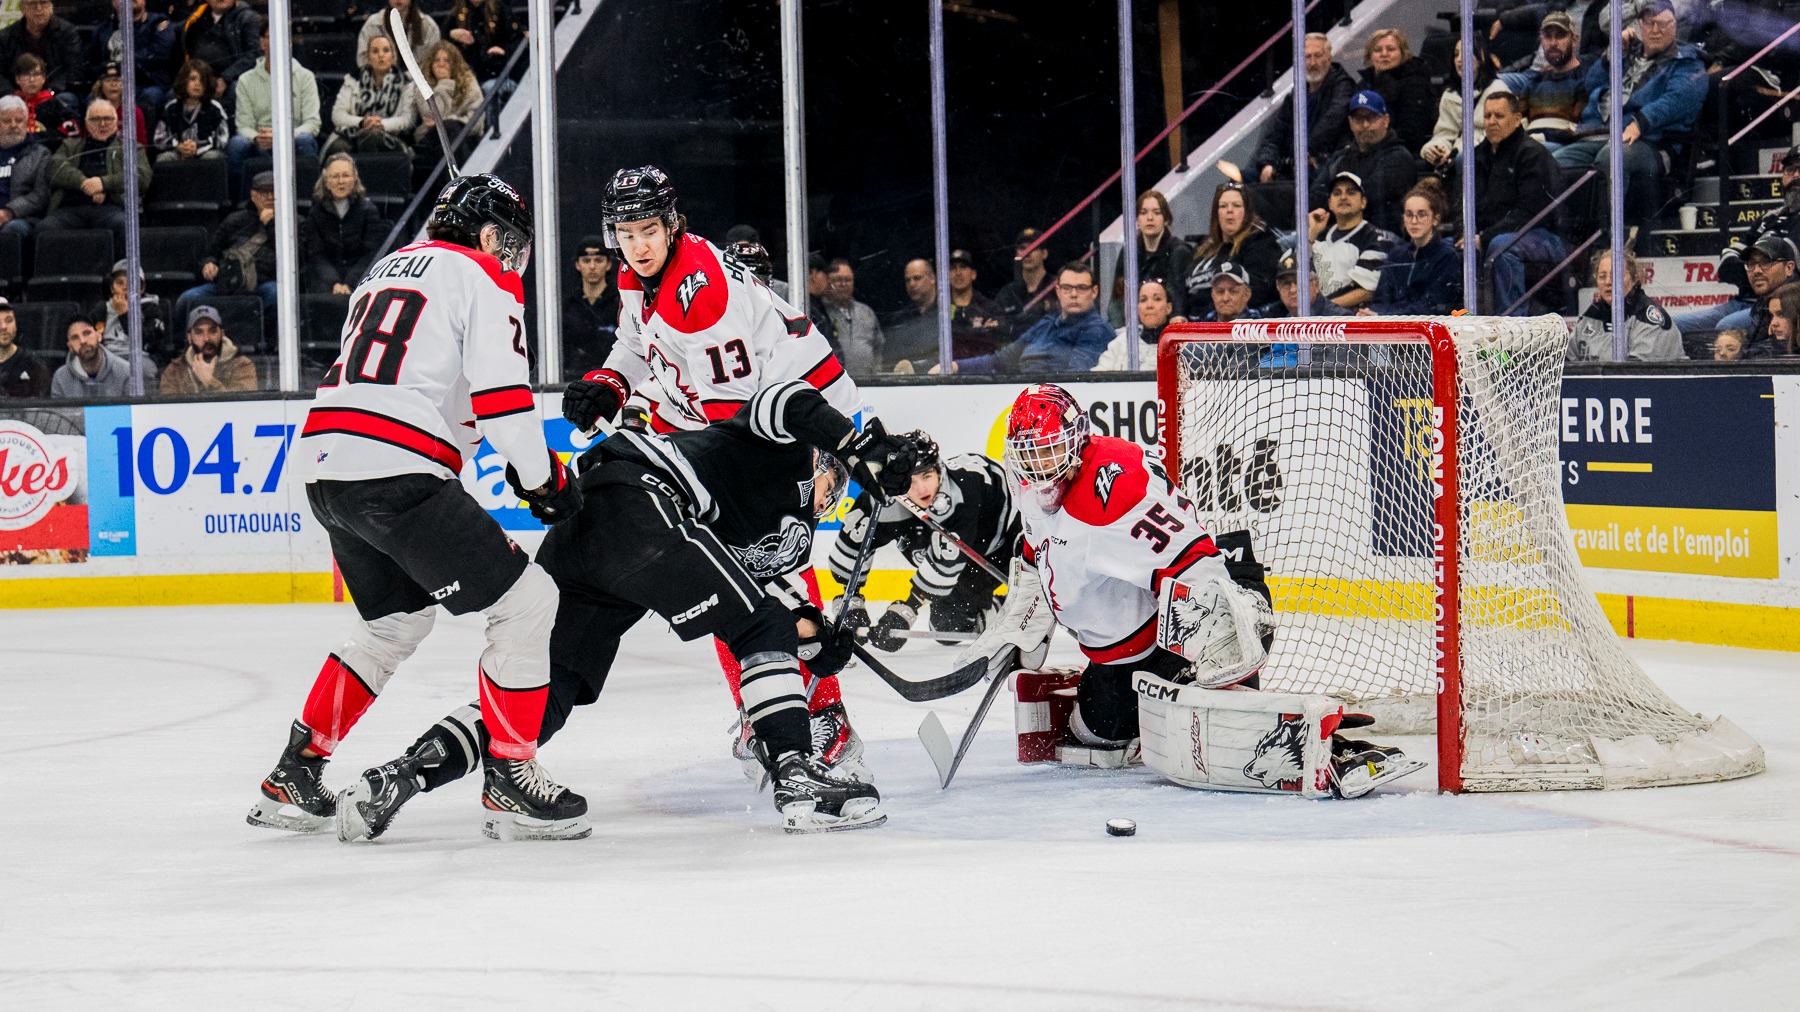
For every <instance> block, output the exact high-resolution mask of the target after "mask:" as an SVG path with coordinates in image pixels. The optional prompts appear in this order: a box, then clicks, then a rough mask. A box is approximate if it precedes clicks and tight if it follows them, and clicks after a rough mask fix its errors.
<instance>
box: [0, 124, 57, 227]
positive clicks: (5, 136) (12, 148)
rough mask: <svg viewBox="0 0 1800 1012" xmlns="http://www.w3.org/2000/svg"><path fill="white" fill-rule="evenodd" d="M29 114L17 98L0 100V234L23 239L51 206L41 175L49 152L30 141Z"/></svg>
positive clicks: (46, 187) (48, 192) (46, 166)
mask: <svg viewBox="0 0 1800 1012" xmlns="http://www.w3.org/2000/svg"><path fill="white" fill-rule="evenodd" d="M29 119H30V112H29V111H28V110H27V109H26V108H25V100H24V99H22V98H20V97H19V96H17V95H7V96H6V97H4V98H0V232H10V233H12V234H13V235H16V236H18V237H20V238H21V239H23V238H24V237H26V236H28V235H30V234H31V233H32V231H33V230H34V229H35V228H36V226H37V221H38V219H40V218H42V217H43V216H44V212H45V211H46V210H48V209H49V206H50V188H49V186H48V185H47V184H46V180H45V178H44V173H45V172H46V170H48V168H49V167H50V149H49V148H46V147H44V146H43V145H42V144H39V143H38V142H37V141H35V140H33V139H32V137H31V134H30V132H29V131H27V130H26V123H27V122H28V121H29Z"/></svg>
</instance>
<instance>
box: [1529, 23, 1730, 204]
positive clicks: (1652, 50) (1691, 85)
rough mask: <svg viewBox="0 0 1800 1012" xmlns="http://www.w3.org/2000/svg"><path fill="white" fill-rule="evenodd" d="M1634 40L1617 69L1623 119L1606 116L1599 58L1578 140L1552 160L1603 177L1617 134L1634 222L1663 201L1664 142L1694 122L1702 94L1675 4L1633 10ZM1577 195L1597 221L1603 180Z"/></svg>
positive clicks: (1700, 69) (1701, 75) (1700, 63)
mask: <svg viewBox="0 0 1800 1012" xmlns="http://www.w3.org/2000/svg"><path fill="white" fill-rule="evenodd" d="M1637 35H1638V38H1637V39H1636V40H1633V42H1632V43H1631V44H1630V45H1628V46H1627V48H1626V56H1625V66H1624V68H1623V69H1622V72H1621V74H1620V80H1621V82H1622V86H1621V87H1622V90H1623V95H1622V96H1621V98H1622V104H1621V110H1622V112H1623V115H1624V116H1625V120H1626V122H1625V125H1624V127H1623V128H1622V130H1621V129H1620V128H1618V127H1617V126H1616V125H1612V126H1609V125H1608V124H1607V123H1606V121H1605V118H1606V111H1607V109H1606V106H1607V78H1608V71H1607V63H1608V60H1609V57H1607V56H1601V57H1600V59H1598V60H1597V61H1595V62H1594V64H1593V66H1591V67H1590V68H1588V75H1587V82H1586V84H1587V89H1588V102H1587V106H1586V107H1585V108H1584V109H1583V110H1582V113H1581V123H1580V125H1579V127H1578V139H1577V140H1574V141H1571V142H1570V143H1569V144H1567V145H1565V146H1563V147H1561V148H1558V149H1557V151H1556V161H1557V163H1558V164H1559V165H1561V166H1562V167H1563V168H1564V169H1568V170H1570V171H1572V172H1575V173H1581V172H1585V171H1586V170H1588V169H1598V170H1600V173H1601V177H1602V178H1604V177H1605V175H1606V171H1607V166H1608V164H1609V162H1610V159H1611V156H1610V154H1608V147H1607V143H1608V141H1607V138H1608V137H1610V136H1612V135H1613V134H1615V133H1617V134H1618V135H1619V138H1620V140H1621V141H1622V142H1623V143H1624V146H1625V150H1624V163H1625V224H1626V226H1627V227H1631V228H1636V227H1639V226H1642V225H1644V224H1645V223H1647V222H1650V221H1653V220H1654V219H1655V218H1656V216H1657V213H1658V212H1659V210H1660V209H1661V206H1662V178H1663V172H1664V166H1663V157H1664V152H1663V151H1662V150H1661V146H1662V145H1664V144H1666V143H1669V142H1671V141H1673V140H1675V139H1678V138H1681V137H1683V136H1685V135H1686V134H1687V132H1688V131H1689V130H1691V129H1692V128H1693V125H1694V120H1695V119H1696V118H1697V117H1698V116H1699V114H1700V107H1701V104H1702V103H1703V102H1705V100H1706V92H1707V79H1706V64H1705V60H1704V58H1703V54H1702V53H1701V52H1700V50H1699V49H1697V48H1696V47H1694V46H1692V45H1686V44H1680V43H1677V42H1676V41H1675V9H1674V6H1673V5H1672V4H1670V3H1669V0H1647V2H1646V3H1645V4H1644V5H1643V6H1641V7H1640V8H1639V9H1638V19H1637ZM1585 189H1586V190H1587V192H1588V197H1587V198H1586V199H1585V200H1583V201H1581V203H1582V204H1583V205H1584V206H1585V207H1586V208H1587V211H1586V214H1585V217H1586V218H1587V219H1589V220H1596V219H1598V218H1599V217H1600V215H1599V208H1600V207H1601V206H1602V204H1603V203H1604V194H1605V192H1606V189H1607V188H1606V186H1604V185H1600V186H1588V187H1586V188H1585Z"/></svg>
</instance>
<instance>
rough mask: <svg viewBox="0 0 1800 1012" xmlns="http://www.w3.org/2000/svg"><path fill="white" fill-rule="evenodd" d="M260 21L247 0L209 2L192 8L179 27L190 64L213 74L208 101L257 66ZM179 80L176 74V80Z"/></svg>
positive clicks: (230, 87)
mask: <svg viewBox="0 0 1800 1012" xmlns="http://www.w3.org/2000/svg"><path fill="white" fill-rule="evenodd" d="M262 20H263V19H262V18H261V17H259V16H257V13H256V12H255V11H253V10H251V9H250V4H249V2H248V0H208V2H206V3H200V4H195V5H194V11H193V13H192V14H189V15H188V17H187V21H186V23H185V24H183V25H182V28H181V46H182V52H183V53H184V54H185V55H186V58H187V60H188V61H189V62H192V61H194V60H199V61H200V62H202V63H204V64H206V65H207V66H208V67H210V68H212V69H213V71H214V72H215V76H214V77H213V78H212V80H211V81H210V82H209V83H210V84H211V85H212V86H213V90H212V92H210V93H209V94H208V95H207V96H206V97H207V98H214V99H222V98H224V97H225V93H226V92H228V91H230V90H231V89H232V88H233V87H235V86H236V85H237V79H238V78H240V77H242V76H244V71H246V70H249V69H250V68H251V67H254V66H256V59H257V56H258V55H259V52H258V50H257V47H256V37H257V35H259V34H261V32H262ZM180 79H181V75H180V74H179V73H177V74H176V80H177V81H180ZM176 91H177V93H179V92H180V89H179V88H177V89H176Z"/></svg>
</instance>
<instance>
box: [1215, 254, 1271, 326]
mask: <svg viewBox="0 0 1800 1012" xmlns="http://www.w3.org/2000/svg"><path fill="white" fill-rule="evenodd" d="M1250 291H1251V288H1250V272H1249V271H1246V270H1245V269H1244V267H1243V265H1242V264H1237V263H1233V262H1231V261H1230V260H1221V261H1219V266H1218V269H1217V270H1215V271H1214V272H1213V283H1212V310H1211V311H1210V312H1208V313H1207V314H1206V315H1205V316H1203V317H1201V318H1200V322H1202V323H1235V322H1237V321H1238V320H1260V319H1262V314H1261V313H1259V312H1257V311H1256V310H1254V309H1251V308H1250Z"/></svg>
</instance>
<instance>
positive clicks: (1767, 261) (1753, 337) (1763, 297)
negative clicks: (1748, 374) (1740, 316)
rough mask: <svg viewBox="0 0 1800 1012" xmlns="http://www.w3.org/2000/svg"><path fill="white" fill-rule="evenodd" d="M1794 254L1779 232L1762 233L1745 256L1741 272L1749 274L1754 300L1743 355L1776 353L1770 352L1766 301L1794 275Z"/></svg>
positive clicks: (1788, 242) (1748, 356)
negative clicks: (1772, 233)
mask: <svg viewBox="0 0 1800 1012" xmlns="http://www.w3.org/2000/svg"><path fill="white" fill-rule="evenodd" d="M1796 259H1800V256H1797V255H1796V247H1795V245H1794V242H1793V240H1791V239H1789V238H1788V237H1786V236H1781V235H1765V236H1763V237H1762V238H1761V239H1758V240H1756V245H1754V246H1752V247H1750V251H1749V252H1748V253H1746V254H1745V255H1744V273H1745V274H1746V275H1747V276H1748V277H1749V281H1750V291H1751V293H1752V294H1754V295H1755V296H1756V303H1755V304H1754V305H1753V306H1751V307H1750V333H1749V334H1748V335H1747V336H1746V337H1745V339H1744V357H1745V358H1756V357H1757V356H1760V355H1770V354H1778V352H1775V351H1772V350H1771V349H1772V348H1773V347H1774V338H1773V336H1772V335H1771V334H1770V333H1769V319H1770V318H1771V317H1772V316H1774V314H1773V313H1772V312H1770V311H1769V300H1770V299H1773V298H1774V297H1775V293H1776V291H1777V290H1779V289H1780V288H1781V286H1782V285H1785V284H1787V283H1788V282H1789V281H1791V280H1793V278H1794V262H1795V260H1796Z"/></svg>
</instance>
